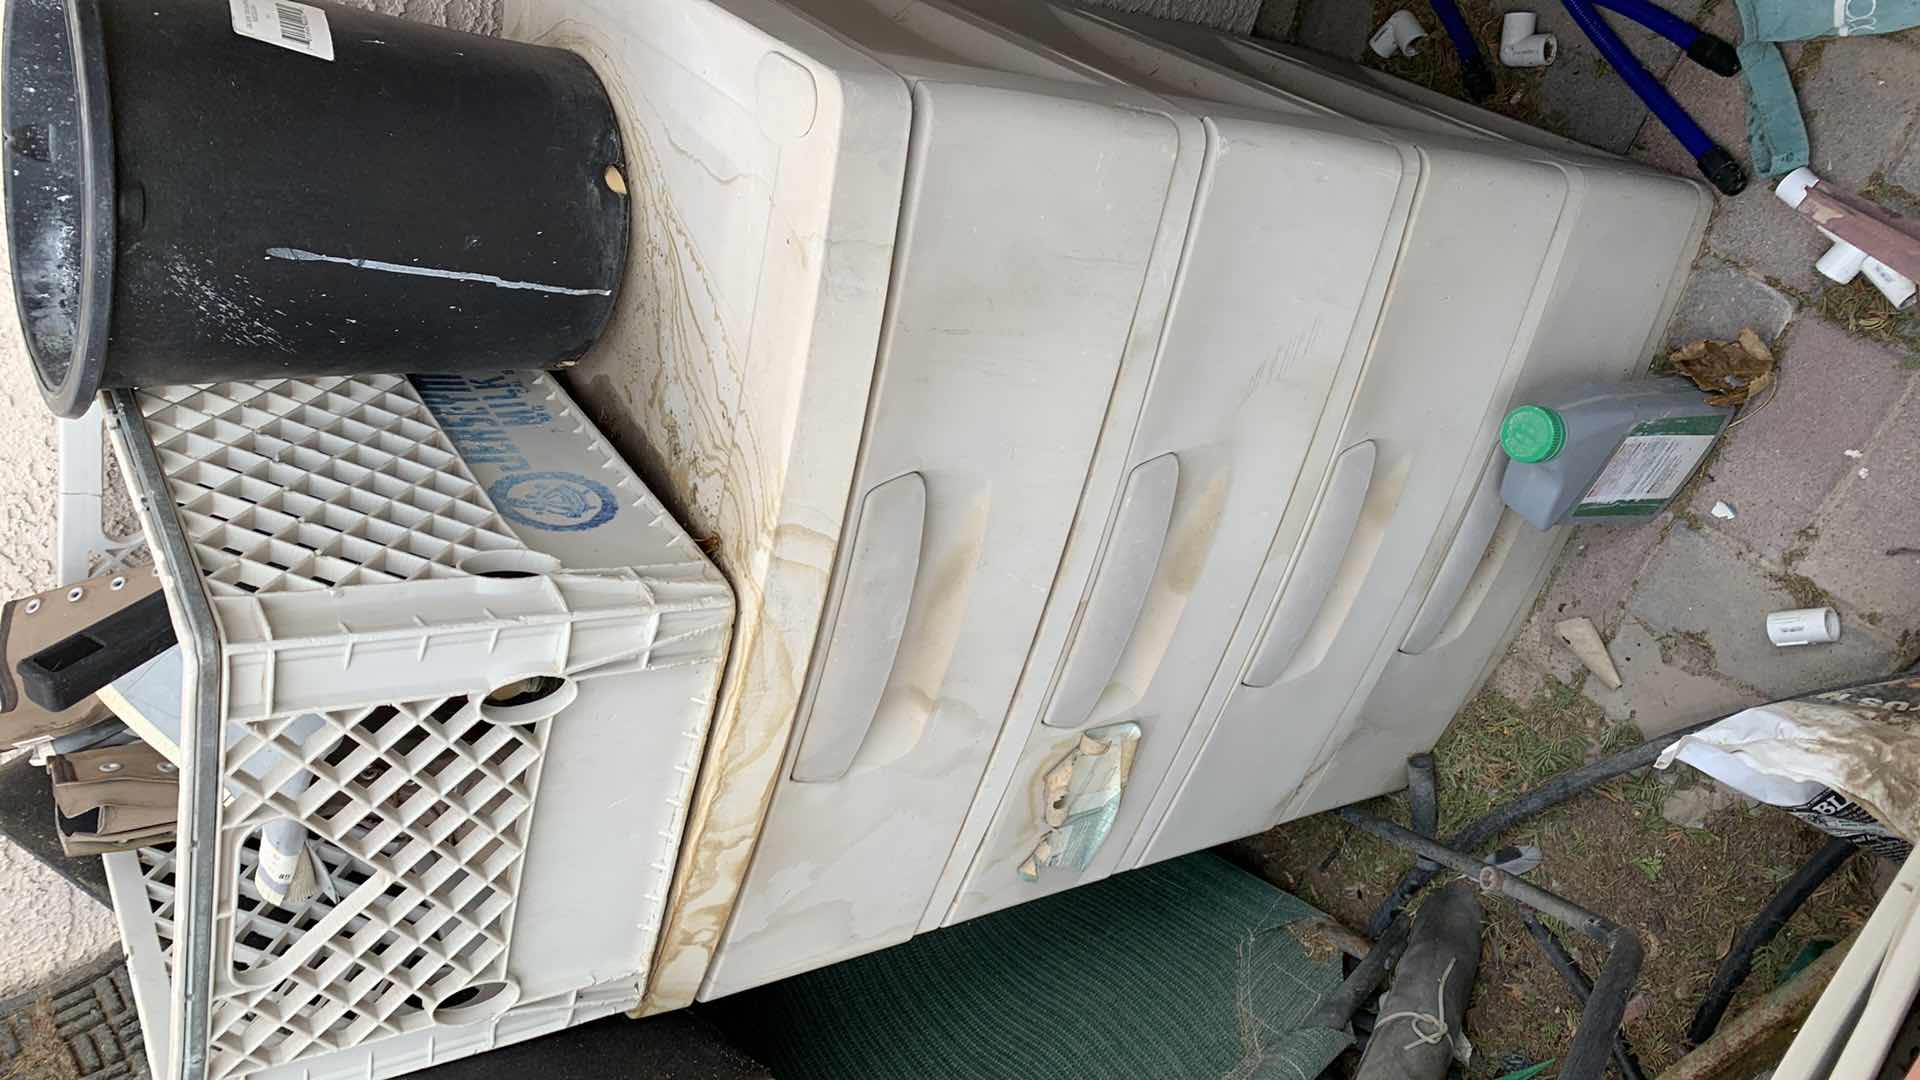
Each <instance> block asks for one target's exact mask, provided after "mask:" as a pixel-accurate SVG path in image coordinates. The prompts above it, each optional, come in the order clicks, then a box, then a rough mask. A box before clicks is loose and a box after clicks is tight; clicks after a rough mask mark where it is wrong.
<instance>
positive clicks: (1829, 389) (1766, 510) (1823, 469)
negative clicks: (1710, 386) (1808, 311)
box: [1690, 318, 1914, 562]
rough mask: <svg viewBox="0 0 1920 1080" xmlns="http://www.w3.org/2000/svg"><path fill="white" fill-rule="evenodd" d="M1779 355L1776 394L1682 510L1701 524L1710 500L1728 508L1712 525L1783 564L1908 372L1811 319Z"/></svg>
mask: <svg viewBox="0 0 1920 1080" xmlns="http://www.w3.org/2000/svg"><path fill="white" fill-rule="evenodd" d="M1780 355H1781V368H1780V382H1779V390H1778V396H1777V397H1775V398H1774V399H1773V400H1772V401H1771V402H1767V403H1766V404H1763V405H1762V406H1761V407H1760V408H1759V409H1757V410H1754V411H1750V412H1749V413H1748V414H1747V416H1746V418H1745V419H1744V420H1741V421H1739V422H1738V423H1737V424H1736V426H1735V427H1734V429H1733V430H1732V431H1731V432H1729V433H1728V435H1727V438H1726V443H1725V445H1724V447H1723V448H1722V449H1721V451H1720V453H1719V455H1718V456H1717V457H1716V458H1715V459H1714V461H1713V463H1712V466H1711V468H1710V469H1709V470H1708V476H1709V479H1707V480H1706V481H1705V482H1703V483H1702V484H1701V485H1700V487H1699V489H1698V491H1697V493H1696V494H1695V497H1694V499H1693V501H1692V503H1691V504H1690V506H1691V509H1692V511H1693V513H1695V514H1696V515H1699V516H1700V517H1702V518H1705V517H1706V516H1707V514H1708V511H1709V508H1711V507H1712V506H1713V504H1714V502H1715V501H1724V502H1726V503H1728V504H1729V505H1731V506H1732V507H1733V508H1734V510H1735V511H1736V516H1735V517H1734V519H1733V520H1732V521H1714V522H1713V523H1712V524H1713V527H1714V528H1715V529H1718V530H1719V531H1721V532H1724V533H1726V534H1728V535H1731V536H1734V537H1736V538H1738V539H1740V540H1742V541H1744V542H1745V543H1746V544H1748V545H1749V546H1751V547H1753V548H1755V549H1756V550H1758V551H1760V552H1761V553H1762V554H1765V555H1766V556H1768V557H1769V558H1771V559H1773V560H1775V561H1776V562H1785V561H1790V559H1789V558H1788V553H1789V552H1791V551H1793V550H1794V549H1795V548H1800V549H1802V553H1803V554H1804V553H1805V550H1806V549H1807V548H1808V546H1809V545H1808V541H1807V538H1806V537H1805V536H1804V535H1803V534H1802V530H1807V529H1810V528H1812V527H1813V526H1814V525H1815V520H1816V518H1818V517H1819V516H1820V506H1821V504H1822V503H1823V502H1824V501H1825V500H1826V498H1827V496H1828V495H1829V494H1831V493H1832V492H1833V490H1834V488H1835V487H1836V486H1838V485H1839V483H1840V482H1841V480H1842V479H1843V478H1845V477H1847V476H1849V475H1851V474H1853V473H1854V472H1855V471H1856V470H1857V469H1858V468H1859V467H1860V465H1861V463H1860V462H1858V461H1855V460H1854V459H1853V458H1851V457H1849V456H1847V451H1849V450H1852V451H1855V452H1856V453H1864V451H1863V450H1862V449H1861V448H1862V447H1865V446H1866V445H1867V443H1868V441H1869V440H1870V439H1871V438H1872V436H1873V433H1874V431H1875V430H1876V429H1877V428H1878V427H1879V426H1880V422H1881V420H1882V419H1883V418H1884V417H1885V416H1886V415H1887V414H1888V413H1889V412H1890V411H1891V410H1892V408H1893V406H1894V403H1895V402H1897V401H1898V400H1899V399H1900V396H1901V394H1903V393H1904V392H1905V391H1906V389H1907V387H1908V386H1909V385H1911V384H1912V383H1913V380H1914V373H1913V372H1910V371H1907V370H1904V369H1903V368H1902V367H1901V366H1900V356H1899V354H1898V353H1896V352H1894V351H1893V350H1891V349H1888V348H1886V347H1885V346H1882V345H1878V344H1875V343H1873V342H1870V341H1866V340H1864V339H1861V338H1858V337H1854V336H1853V335H1850V334H1848V333H1847V332H1846V331H1844V330H1841V329H1840V328H1838V327H1836V326H1834V325H1833V324H1832V323H1829V322H1826V321H1824V320H1822V319H1817V318H1803V319H1801V320H1800V321H1798V322H1796V323H1794V325H1793V328H1792V329H1791V330H1789V331H1788V332H1787V335H1786V338H1785V340H1784V342H1783V343H1782V348H1781V352H1780ZM1763 400H1764V399H1763Z"/></svg>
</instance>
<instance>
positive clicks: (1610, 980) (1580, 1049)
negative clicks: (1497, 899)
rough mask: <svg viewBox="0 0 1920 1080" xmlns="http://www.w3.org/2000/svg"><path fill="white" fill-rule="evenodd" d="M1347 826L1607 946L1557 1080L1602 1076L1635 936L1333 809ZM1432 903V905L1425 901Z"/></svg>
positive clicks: (1501, 874)
mask: <svg viewBox="0 0 1920 1080" xmlns="http://www.w3.org/2000/svg"><path fill="white" fill-rule="evenodd" d="M1333 814H1334V816H1335V817H1338V818H1339V819H1340V820H1342V821H1345V822H1346V823H1347V824H1349V825H1352V826H1354V827H1355V828H1357V829H1361V830H1363V831H1365V832H1368V833H1371V834H1373V835H1374V836H1377V837H1379V838H1380V839H1382V840H1385V841H1386V842H1387V843H1389V844H1392V845H1393V846H1394V847H1397V848H1399V849H1401V850H1402V851H1405V852H1407V853H1408V854H1411V855H1421V856H1425V857H1426V858H1429V859H1432V860H1433V861H1434V862H1436V863H1439V864H1440V865H1441V866H1443V867H1445V868H1447V869H1449V870H1452V871H1454V872H1456V873H1459V874H1461V875H1463V876H1465V877H1466V878H1467V880H1469V881H1471V882H1473V883H1474V884H1476V885H1478V886H1479V887H1480V888H1481V889H1483V890H1485V891H1487V892H1497V893H1500V894H1502V895H1504V896H1507V897H1509V898H1511V899H1514V900H1518V901H1519V902H1520V903H1522V904H1524V905H1526V906H1527V907H1530V908H1532V909H1533V910H1535V911H1538V912H1540V913H1542V914H1545V915H1551V916H1553V917H1554V918H1556V919H1558V920H1560V921H1561V922H1563V923H1565V924H1566V925H1567V926H1569V927H1571V928H1573V929H1574V930H1577V931H1579V932H1580V933H1582V934H1585V935H1586V936H1587V937H1590V938H1592V939H1594V940H1595V941H1598V942H1600V943H1601V944H1603V945H1605V946H1606V947H1607V963H1606V966H1605V967H1602V968H1601V969H1600V978H1599V979H1598V980H1596V981H1595V982H1594V985H1593V989H1592V992H1591V993H1589V994H1588V995H1587V1003H1586V1006H1585V1007H1584V1008H1582V1009H1581V1010H1580V1028H1579V1030H1578V1031H1576V1032H1574V1035H1573V1045H1572V1046H1571V1047H1570V1048H1569V1049H1568V1051H1567V1057H1566V1061H1565V1062H1564V1063H1563V1064H1562V1065H1561V1066H1560V1080H1599V1078H1600V1077H1601V1076H1603V1075H1605V1074H1606V1071H1607V1062H1608V1059H1609V1058H1610V1056H1611V1055H1612V1053H1613V1040H1614V1036H1615V1035H1616V1034H1618V1032H1619V1031H1620V1022H1621V1020H1622V1019H1623V1018H1624V1017H1625V1015H1626V1011H1627V995H1628V994H1630V993H1632V992H1633V984H1634V981H1635V980H1636V979H1638V978H1639V977H1640V964H1641V962H1642V961H1643V960H1644V959H1645V958H1646V950H1645V947H1644V946H1643V945H1642V944H1641V942H1640V935H1639V934H1637V933H1635V932H1634V931H1633V929H1632V928H1631V927H1625V926H1621V925H1619V924H1618V923H1615V922H1614V921H1613V920H1611V919H1609V918H1607V917H1606V916H1604V915H1600V914H1597V913H1595V912H1592V911H1589V910H1587V909H1586V908H1583V907H1581V906H1580V905H1578V904H1576V903H1574V902H1573V901H1571V900H1568V899H1567V898H1566V897H1564V896H1560V895H1558V894H1556V893H1553V892H1549V891H1548V890H1546V889H1543V888H1541V887H1540V886H1538V885H1535V884H1534V883H1532V882H1530V881H1528V880H1526V879H1525V878H1522V877H1519V876H1517V875H1514V874H1509V873H1507V872H1506V871H1504V870H1501V869H1500V868H1499V867H1497V866H1494V865H1493V864H1492V863H1489V862H1486V861H1485V860H1483V859H1481V858H1479V857H1478V856H1475V855H1470V854H1468V853H1466V852H1464V851H1460V850H1457V849H1455V848H1450V847H1447V846H1446V845H1444V844H1441V843H1439V842H1437V841H1434V840H1429V839H1427V838H1426V837H1424V836H1421V835H1420V834H1419V833H1416V832H1414V831H1412V830H1411V829H1404V828H1401V827H1400V826H1398V825H1395V824H1394V823H1393V822H1391V821H1386V820H1384V819H1381V818H1377V817H1374V816H1373V815H1371V814H1366V813H1362V812H1361V811H1359V810H1356V809H1354V808H1353V807H1351V806H1344V807H1341V808H1340V809H1338V810H1335V811H1333ZM1429 903H1431V901H1429Z"/></svg>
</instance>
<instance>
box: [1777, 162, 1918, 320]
mask: <svg viewBox="0 0 1920 1080" xmlns="http://www.w3.org/2000/svg"><path fill="white" fill-rule="evenodd" d="M1819 182H1820V177H1819V176H1818V175H1817V174H1815V173H1814V171H1813V170H1812V169H1809V168H1806V167H1805V166H1802V167H1800V168H1798V169H1795V170H1793V171H1792V172H1790V173H1788V174H1787V175H1785V176H1783V177H1781V178H1780V183H1779V184H1778V185H1776V186H1775V187H1774V189H1773V193H1774V195H1775V196H1777V197H1778V198H1779V199H1780V201H1781V202H1783V203H1786V204H1787V205H1788V206H1791V207H1794V208H1795V209H1798V208H1799V206H1800V204H1801V203H1802V202H1804V201H1805V200H1806V197H1807V189H1808V188H1810V187H1812V186H1814V185H1815V184H1818V183H1819ZM1815 228H1819V226H1815ZM1820 235H1822V236H1824V237H1826V238H1827V239H1829V240H1831V241H1833V246H1832V247H1830V248H1828V249H1827V253H1826V254H1825V255H1822V256H1820V258H1819V259H1818V260H1816V261H1815V262H1814V264H1813V268H1814V269H1815V270H1818V271H1819V272H1820V276H1821V277H1824V278H1826V279H1827V280H1829V281H1832V282H1836V283H1838V284H1841V285H1845V284H1846V283H1847V282H1849V281H1852V280H1853V279H1854V278H1857V277H1859V276H1860V275H1861V274H1865V275H1867V280H1868V281H1870V282H1872V283H1873V287H1874V288H1876V289H1879V290H1880V295H1881V296H1884V297H1886V298H1887V303H1889V304H1892V305H1893V306H1894V307H1896V308H1902V307H1906V306H1907V305H1908V304H1911V303H1913V299H1914V294H1915V292H1916V289H1915V286H1914V282H1913V279H1912V278H1910V277H1907V276H1906V275H1905V274H1902V273H1901V272H1900V271H1898V270H1895V269H1894V268H1893V267H1891V266H1888V265H1887V264H1886V263H1883V262H1881V261H1880V260H1879V259H1876V258H1874V257H1873V256H1871V255H1869V254H1867V253H1866V252H1864V251H1862V250H1860V249H1859V248H1857V247H1855V246H1853V245H1852V244H1849V243H1848V242H1846V241H1845V240H1842V239H1840V238H1839V237H1837V236H1835V235H1833V234H1832V233H1830V232H1828V231H1827V230H1825V229H1820Z"/></svg>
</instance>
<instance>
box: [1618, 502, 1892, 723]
mask: <svg viewBox="0 0 1920 1080" xmlns="http://www.w3.org/2000/svg"><path fill="white" fill-rule="evenodd" d="M1782 572H1783V571H1782V569H1781V568H1780V567H1778V566H1769V565H1767V564H1765V563H1763V562H1762V561H1761V560H1760V558H1759V557H1758V556H1757V555H1755V554H1754V553H1752V552H1751V551H1749V550H1747V549H1745V548H1743V547H1741V546H1740V545H1739V544H1738V543H1737V542H1735V541H1734V540H1732V539H1731V538H1728V537H1723V536H1720V535H1719V534H1717V533H1715V532H1714V531H1713V530H1712V529H1711V528H1701V529H1689V528H1678V529H1675V530H1673V531H1672V532H1671V533H1669V534H1668V536H1667V538H1666V540H1665V541H1664V542H1662V544H1661V545H1660V550H1659V551H1658V552H1656V553H1655V554H1654V557H1653V559H1652V560H1651V561H1650V562H1649V563H1648V564H1647V569H1646V571H1645V572H1644V573H1643V574H1642V575H1641V577H1640V585H1639V587H1638V588H1637V589H1636V590H1635V592H1634V597H1633V600H1632V601H1631V602H1630V603H1629V604H1628V605H1627V613H1628V615H1630V616H1632V617H1634V618H1636V619H1638V620H1639V621H1640V622H1642V623H1644V624H1646V626H1647V628H1648V630H1649V631H1651V632H1652V633H1653V634H1654V635H1656V637H1661V638H1662V639H1663V640H1664V641H1665V642H1666V644H1667V648H1668V651H1669V653H1670V654H1674V653H1677V654H1678V655H1680V656H1682V657H1683V658H1686V655H1687V652H1688V651H1689V649H1690V646H1687V645H1685V644H1683V643H1682V642H1681V641H1679V640H1678V639H1679V638H1683V637H1685V638H1692V639H1693V640H1694V642H1695V643H1696V644H1697V645H1698V646H1701V648H1699V650H1698V654H1697V655H1695V656H1693V657H1691V658H1690V659H1689V660H1688V661H1687V662H1688V663H1689V664H1690V665H1691V666H1692V667H1693V668H1695V669H1696V670H1698V671H1701V672H1717V673H1718V674H1720V675H1721V676H1722V677H1725V678H1729V679H1732V680H1734V681H1736V682H1738V683H1740V684H1743V685H1746V686H1751V687H1752V688H1753V689H1755V690H1758V691H1760V692H1761V693H1763V694H1765V695H1767V696H1768V697H1769V698H1781V697H1786V696H1788V695H1791V694H1796V693H1801V692H1804V691H1807V690H1813V689H1818V688H1821V687H1826V686H1838V685H1841V684H1844V683H1849V682H1859V681H1862V680H1865V679H1869V678H1876V677H1879V676H1884V675H1887V674H1890V673H1891V672H1892V671H1893V670H1894V667H1895V665H1896V664H1897V663H1898V661H1899V652H1900V650H1899V647H1898V645H1897V644H1896V643H1895V642H1894V641H1893V640H1892V639H1890V638H1888V637H1886V636H1884V635H1883V634H1881V633H1879V632H1876V631H1875V630H1874V629H1873V628H1872V627H1871V626H1870V625H1869V624H1868V623H1867V621H1866V620H1865V619H1864V618H1863V617H1862V614H1861V612H1860V611H1859V610H1858V609H1855V608H1851V607H1849V606H1847V605H1845V604H1844V603H1842V604H1841V605H1840V614H1841V619H1842V623H1843V632H1842V636H1841V639H1840V640H1839V641H1837V642H1835V643H1833V644H1831V645H1804V646H1798V647H1794V648H1787V649H1782V648H1778V647H1776V646H1775V645H1774V644H1773V643H1772V642H1770V641H1768V640H1767V633H1766V617H1767V613H1768V612H1771V611H1779V610H1782V609H1786V608H1793V607H1798V606H1800V605H1799V604H1798V603H1796V602H1795V599H1794V596H1793V594H1792V593H1791V592H1790V591H1789V590H1788V588H1787V583H1786V582H1785V581H1784V580H1783V579H1782V578H1781V576H1780V575H1781V574H1782Z"/></svg>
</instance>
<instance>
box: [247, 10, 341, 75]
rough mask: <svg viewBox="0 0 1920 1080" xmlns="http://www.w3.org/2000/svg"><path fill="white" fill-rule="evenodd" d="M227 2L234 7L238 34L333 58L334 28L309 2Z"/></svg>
mask: <svg viewBox="0 0 1920 1080" xmlns="http://www.w3.org/2000/svg"><path fill="white" fill-rule="evenodd" d="M227 5H228V6H229V7H231V8H232V9H233V32H234V33H236V34H239V35H240V36H241V37H250V38H253V39H254V40H255V41H264V42H266V43H267V44H269V45H278V46H280V47H281V48H283V49H292V50H293V51H294V52H297V53H305V54H307V55H308V56H317V57H319V58H320V59H322V60H331V59H333V31H331V30H329V29H327V13H326V12H324V11H321V10H320V9H319V8H317V7H314V6H313V5H312V4H296V3H294V2H293V0H227Z"/></svg>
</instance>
